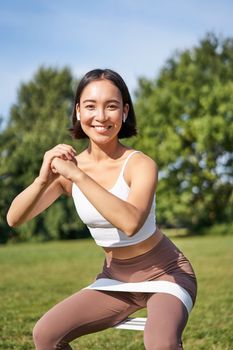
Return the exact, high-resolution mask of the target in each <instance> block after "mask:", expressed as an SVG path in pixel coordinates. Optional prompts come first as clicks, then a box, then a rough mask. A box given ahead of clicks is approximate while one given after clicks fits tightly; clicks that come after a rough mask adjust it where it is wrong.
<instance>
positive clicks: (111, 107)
mask: <svg viewBox="0 0 233 350" xmlns="http://www.w3.org/2000/svg"><path fill="white" fill-rule="evenodd" d="M107 108H108V109H110V110H111V111H114V110H115V109H117V108H118V106H117V105H115V104H112V103H111V104H110V105H108V106H107Z"/></svg>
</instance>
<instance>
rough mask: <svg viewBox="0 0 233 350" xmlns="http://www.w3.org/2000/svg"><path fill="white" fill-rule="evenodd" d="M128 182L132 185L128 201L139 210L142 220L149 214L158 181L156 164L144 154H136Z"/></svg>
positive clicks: (131, 164) (130, 164)
mask: <svg viewBox="0 0 233 350" xmlns="http://www.w3.org/2000/svg"><path fill="white" fill-rule="evenodd" d="M126 180H128V181H129V183H130V192H129V196H128V199H127V201H128V202H129V203H130V204H132V205H133V206H134V207H136V208H137V209H138V211H139V212H140V213H141V216H142V219H144V220H145V219H146V217H147V216H148V214H149V211H150V208H151V204H152V201H153V198H154V194H155V189H156V186H157V181H158V168H157V165H156V163H155V162H154V161H153V160H152V159H151V158H149V157H148V156H146V155H145V154H143V153H138V154H135V155H134V156H133V157H132V159H131V161H130V163H129V167H128V169H127V173H126Z"/></svg>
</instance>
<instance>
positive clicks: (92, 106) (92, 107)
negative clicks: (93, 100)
mask: <svg viewBox="0 0 233 350" xmlns="http://www.w3.org/2000/svg"><path fill="white" fill-rule="evenodd" d="M85 108H87V109H89V110H93V109H94V108H95V106H94V105H93V104H88V105H86V106H85Z"/></svg>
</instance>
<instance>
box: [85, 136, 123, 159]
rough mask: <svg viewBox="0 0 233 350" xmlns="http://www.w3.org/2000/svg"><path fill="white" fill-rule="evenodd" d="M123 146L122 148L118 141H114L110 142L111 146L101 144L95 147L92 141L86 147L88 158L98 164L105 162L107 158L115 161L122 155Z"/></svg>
mask: <svg viewBox="0 0 233 350" xmlns="http://www.w3.org/2000/svg"><path fill="white" fill-rule="evenodd" d="M125 148H126V147H125V146H123V145H122V144H121V143H120V142H119V140H116V141H115V142H112V143H111V144H109V143H107V144H103V145H99V144H98V145H97V144H96V143H94V142H93V141H90V143H89V146H88V149H87V151H88V153H89V155H90V157H91V158H92V159H93V160H94V161H96V162H99V161H101V160H106V159H109V158H112V159H116V158H118V157H119V156H121V155H122V153H123V151H124V150H125Z"/></svg>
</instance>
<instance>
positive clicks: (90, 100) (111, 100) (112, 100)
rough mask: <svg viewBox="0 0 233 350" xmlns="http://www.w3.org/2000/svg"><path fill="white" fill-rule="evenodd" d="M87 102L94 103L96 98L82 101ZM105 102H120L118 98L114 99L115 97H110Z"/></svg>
mask: <svg viewBox="0 0 233 350" xmlns="http://www.w3.org/2000/svg"><path fill="white" fill-rule="evenodd" d="M87 102H93V103H95V102H96V100H92V99H86V100H84V101H83V103H87ZM106 102H107V103H109V102H114V103H118V104H120V102H119V101H118V100H115V99H110V100H107V101H106Z"/></svg>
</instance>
